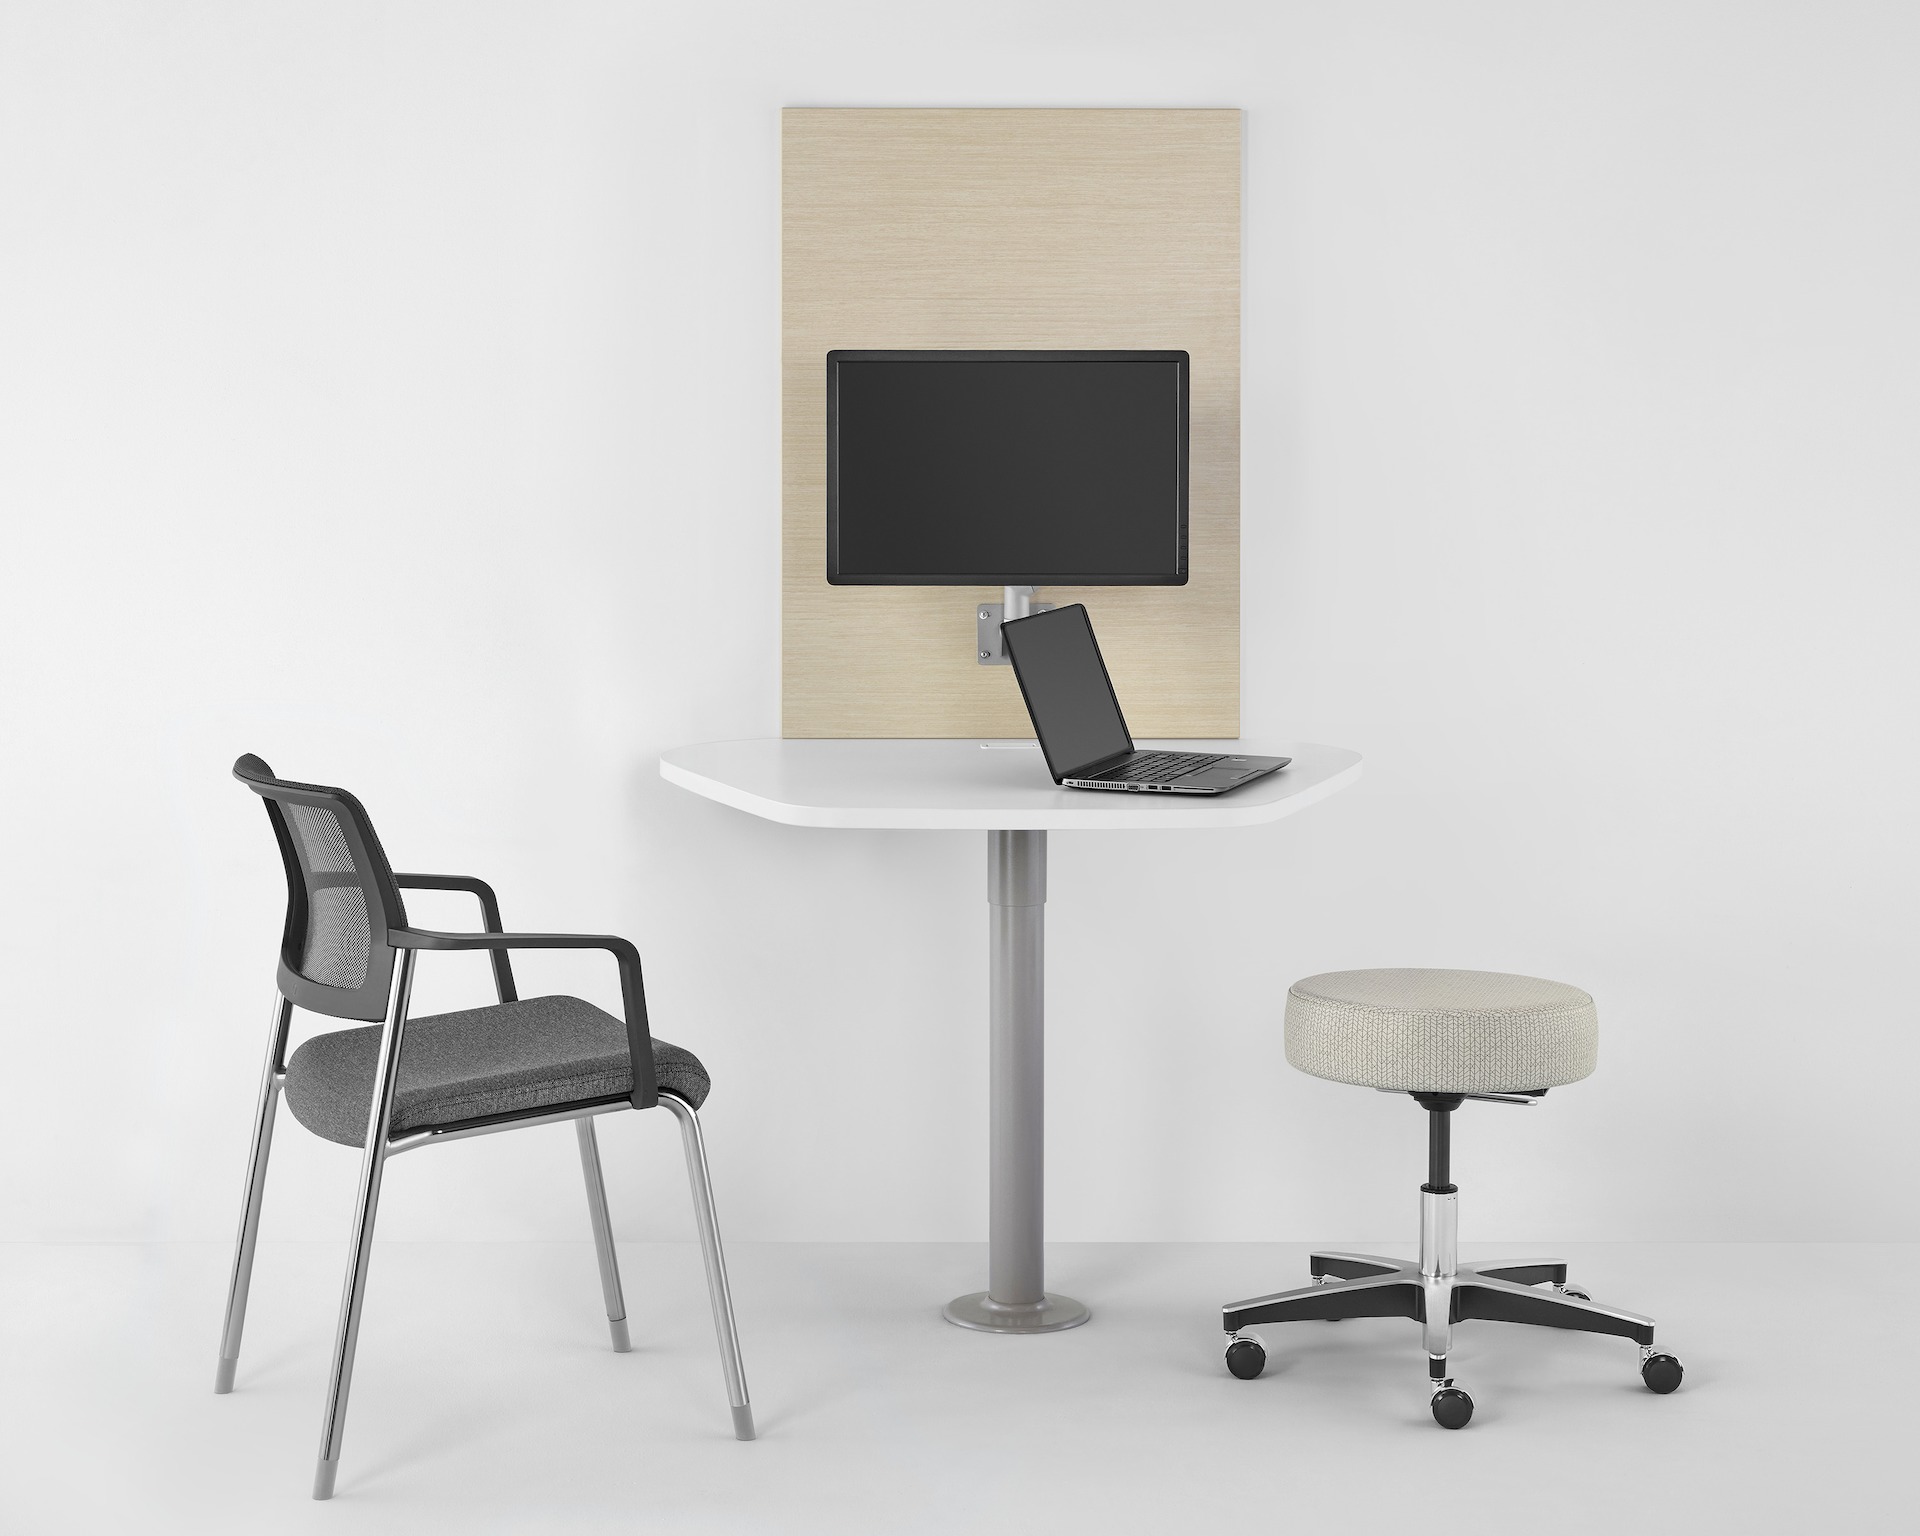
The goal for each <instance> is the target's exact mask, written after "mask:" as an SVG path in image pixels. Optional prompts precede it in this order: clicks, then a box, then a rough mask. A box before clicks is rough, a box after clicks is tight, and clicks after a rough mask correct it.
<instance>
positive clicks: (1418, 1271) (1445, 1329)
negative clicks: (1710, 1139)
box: [1220, 1098, 1685, 1429]
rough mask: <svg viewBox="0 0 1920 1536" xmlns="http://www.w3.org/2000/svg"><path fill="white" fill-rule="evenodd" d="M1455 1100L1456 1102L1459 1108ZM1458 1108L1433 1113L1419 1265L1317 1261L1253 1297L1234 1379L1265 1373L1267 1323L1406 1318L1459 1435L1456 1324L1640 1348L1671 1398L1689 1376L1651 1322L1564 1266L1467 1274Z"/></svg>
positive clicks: (1479, 1269) (1435, 1401) (1644, 1371)
mask: <svg viewBox="0 0 1920 1536" xmlns="http://www.w3.org/2000/svg"><path fill="white" fill-rule="evenodd" d="M1457 1103H1458V1099H1457V1098H1455V1099H1454V1104H1457ZM1453 1107H1454V1105H1453V1104H1447V1105H1446V1106H1445V1107H1444V1108H1436V1107H1433V1106H1431V1105H1430V1106H1429V1109H1430V1112H1431V1113H1432V1115H1433V1117H1434V1122H1435V1126H1436V1129H1435V1131H1434V1139H1433V1142H1432V1143H1431V1144H1432V1146H1433V1147H1434V1149H1435V1152H1434V1158H1433V1163H1432V1165H1431V1166H1430V1168H1429V1175H1430V1177H1429V1179H1428V1182H1427V1183H1426V1184H1424V1185H1422V1186H1421V1193H1420V1257H1419V1259H1418V1260H1417V1261H1409V1260H1405V1259H1394V1258H1388V1257H1385V1256H1384V1255H1380V1254H1371V1253H1332V1252H1323V1253H1314V1254H1312V1255H1311V1256H1310V1257H1309V1259H1308V1271H1309V1273H1310V1274H1311V1275H1312V1277H1313V1278H1312V1283H1311V1284H1308V1285H1303V1286H1299V1287H1297V1288H1296V1289H1294V1290H1290V1291H1278V1292H1276V1293H1274V1294H1273V1295H1271V1296H1255V1297H1252V1298H1250V1299H1248V1300H1246V1301H1236V1302H1233V1303H1231V1304H1229V1305H1228V1306H1226V1307H1223V1308H1222V1309H1221V1316H1220V1321H1221V1326H1222V1327H1223V1328H1225V1330H1226V1332H1227V1350H1226V1361H1227V1369H1228V1370H1229V1371H1231V1372H1232V1373H1233V1374H1234V1375H1235V1376H1237V1377H1239V1378H1240V1379H1241V1380H1243V1381H1250V1380H1252V1379H1253V1378H1254V1377H1256V1376H1258V1375H1259V1374H1260V1373H1261V1372H1262V1371H1263V1370H1265V1368H1266V1363H1267V1346H1266V1341H1265V1340H1264V1339H1263V1338H1261V1336H1260V1335H1259V1334H1257V1333H1253V1332H1251V1331H1250V1330H1251V1329H1252V1328H1254V1327H1255V1326H1256V1325H1259V1324H1262V1323H1296V1322H1310V1321H1316V1320H1318V1321H1328V1322H1337V1321H1340V1320H1341V1319H1344V1318H1353V1317H1405V1318H1410V1319H1411V1320H1413V1321H1414V1322H1417V1323H1419V1324H1420V1325H1421V1329H1422V1334H1423V1340H1424V1343H1425V1345H1426V1352H1427V1383H1428V1390H1429V1392H1430V1394H1431V1407H1432V1410H1433V1416H1434V1419H1435V1420H1436V1421H1437V1422H1438V1423H1439V1424H1441V1425H1442V1426H1443V1427H1445V1428H1447V1429H1462V1428H1464V1427H1465V1426H1466V1424H1467V1422H1468V1421H1469V1420H1470V1419H1471V1418H1472V1417H1473V1399H1472V1398H1471V1397H1469V1396H1468V1395H1467V1393H1466V1392H1465V1391H1463V1390H1462V1389H1461V1388H1459V1387H1457V1386H1455V1385H1454V1380H1453V1377H1452V1376H1451V1375H1450V1374H1449V1369H1450V1367H1449V1365H1448V1359H1449V1356H1450V1355H1451V1353H1452V1348H1453V1325H1454V1324H1455V1323H1462V1322H1469V1321H1473V1320H1484V1321H1489V1322H1502V1323H1525V1324H1528V1325H1530V1326H1533V1327H1536V1328H1566V1329H1571V1330H1573V1331H1576V1332H1580V1333H1598V1334H1610V1335H1613V1336H1615V1337H1618V1338H1623V1339H1628V1340H1631V1341H1632V1342H1633V1343H1635V1344H1637V1345H1639V1347H1640V1376H1641V1379H1642V1380H1643V1381H1644V1382H1645V1383H1646V1385H1647V1387H1648V1388H1649V1389H1650V1390H1651V1391H1654V1392H1657V1393H1662V1394H1664V1393H1668V1392H1672V1391H1674V1390H1675V1389H1676V1388H1677V1387H1678V1386H1679V1385H1680V1382H1681V1378H1682V1377H1683V1376H1684V1375H1685V1368H1684V1367H1683V1366H1682V1365H1681V1363H1680V1361H1679V1360H1678V1359H1677V1358H1676V1357H1675V1356H1673V1355H1670V1354H1666V1353H1663V1352H1661V1351H1659V1350H1657V1349H1656V1348H1655V1347H1654V1342H1653V1329H1654V1324H1653V1319H1652V1318H1650V1317H1643V1316H1642V1315H1641V1314H1639V1313H1638V1312H1627V1311H1623V1310H1622V1309H1620V1308H1618V1307H1611V1306H1606V1305H1603V1304H1601V1303H1599V1302H1596V1301H1594V1300H1593V1299H1592V1298H1591V1297H1590V1296H1588V1295H1587V1293H1586V1292H1585V1291H1582V1290H1579V1289H1577V1288H1575V1287H1573V1286H1570V1285H1568V1283H1567V1265H1566V1263H1565V1261H1564V1260H1560V1259H1525V1260H1517V1261H1516V1260H1496V1261H1487V1262H1484V1263H1468V1264H1462V1263H1461V1262H1459V1259H1458V1256H1457V1248H1458V1243H1457V1234H1458V1222H1459V1192H1458V1191H1457V1190H1456V1189H1455V1187H1454V1186H1453V1185H1452V1184H1451V1183H1448V1182H1447V1178H1446V1157H1447V1151H1446V1145H1447V1138H1446V1119H1445V1116H1446V1115H1447V1114H1448V1113H1449V1112H1450V1111H1451V1109H1452V1108H1453Z"/></svg>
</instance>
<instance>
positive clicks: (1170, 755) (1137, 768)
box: [1099, 752, 1224, 784]
mask: <svg viewBox="0 0 1920 1536" xmlns="http://www.w3.org/2000/svg"><path fill="white" fill-rule="evenodd" d="M1223 755H1224V754H1222V753H1219V752H1145V753H1142V754H1141V755H1140V756H1139V757H1136V758H1133V759H1131V760H1130V761H1128V762H1126V763H1124V764H1122V765H1121V766H1120V767H1118V768H1115V769H1112V770H1110V771H1109V772H1107V773H1103V774H1100V775H1099V778H1100V779H1101V780H1102V781H1103V782H1105V783H1108V784H1139V783H1141V782H1143V781H1145V782H1151V783H1154V784H1164V783H1165V782H1166V781H1167V780H1168V779H1177V778H1179V777H1180V775H1181V774H1183V773H1192V772H1193V771H1194V770H1195V769H1198V768H1210V767H1212V766H1213V764H1215V763H1217V762H1219V761H1220V760H1221V758H1222V756H1223Z"/></svg>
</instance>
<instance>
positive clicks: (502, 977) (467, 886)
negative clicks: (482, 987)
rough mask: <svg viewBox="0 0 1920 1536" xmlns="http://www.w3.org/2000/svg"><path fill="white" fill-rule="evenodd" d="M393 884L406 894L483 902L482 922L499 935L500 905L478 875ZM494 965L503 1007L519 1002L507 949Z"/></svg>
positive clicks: (402, 878) (412, 878)
mask: <svg viewBox="0 0 1920 1536" xmlns="http://www.w3.org/2000/svg"><path fill="white" fill-rule="evenodd" d="M393 883H394V884H395V885H397V886H399V887H400V889H401V890H403V891H468V892H471V893H472V894H473V895H475V896H478V897H479V898H480V921H481V922H482V923H483V924H485V925H486V930H487V932H488V933H498V932H499V931H500V903H499V901H498V900H497V899H496V898H495V896H494V894H493V887H492V886H490V885H488V884H487V882H486V881H484V880H482V879H480V878H479V877H478V876H475V875H395V876H394V877H393ZM489 958H490V959H491V960H492V961H493V987H494V990H495V991H496V992H498V993H499V994H500V1001H501V1002H503V1003H512V1002H518V1001H519V999H520V993H519V991H518V990H517V989H516V988H515V987H514V984H513V962H512V961H511V960H509V959H508V958H507V952H506V951H505V950H504V949H496V950H495V951H494V952H493V954H492V955H491V956H490V957H489Z"/></svg>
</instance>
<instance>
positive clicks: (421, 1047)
mask: <svg viewBox="0 0 1920 1536" xmlns="http://www.w3.org/2000/svg"><path fill="white" fill-rule="evenodd" d="M380 1030H381V1026H380V1025H378V1024H370V1025H368V1026H366V1027H365V1028H362V1029H336V1030H332V1031H329V1032H328V1033H327V1034H324V1035H315V1036H314V1037H313V1039H311V1040H309V1041H307V1042H306V1044H304V1045H302V1046H301V1047H300V1049H299V1050H297V1051H295V1052H294V1053H293V1057H292V1059H291V1060H290V1061H288V1063H287V1107H288V1108H289V1109H291V1110H292V1111H293V1113H294V1118H296V1119H297V1120H298V1121H299V1122H300V1123H301V1124H302V1125H304V1126H305V1127H306V1128H307V1129H308V1130H310V1131H312V1132H313V1133H314V1134H315V1135H317V1136H324V1137H326V1138H327V1140H328V1141H337V1142H340V1143H341V1144H342V1145H343V1146H349V1147H358V1146H363V1145H364V1144H365V1142H366V1135H367V1114H368V1112H369V1111H370V1109H371V1108H372V1106H373V1074H374V1070H375V1068H376V1067H377V1065H378V1063H379V1055H380ZM653 1068H654V1074H655V1081H656V1082H658V1084H659V1085H660V1086H661V1087H662V1088H666V1089H670V1090H671V1091H672V1092H674V1093H677V1094H679V1095H680V1097H681V1098H683V1099H685V1100H686V1101H687V1102H688V1103H689V1104H691V1105H693V1106H694V1107H695V1108H696V1109H697V1108H699V1106H700V1105H701V1104H703V1103H704V1102H705V1101H706V1097H707V1090H708V1089H709V1088H710V1087H711V1086H712V1084H711V1082H710V1080H709V1079H708V1077H707V1069H706V1068H705V1067H703V1066H701V1065H700V1059H699V1058H698V1057H697V1056H695V1055H694V1054H693V1052H691V1051H686V1050H682V1049H681V1048H680V1047H679V1046H677V1045H669V1044H667V1042H666V1041H664V1040H655V1041H654V1042H653ZM632 1091H633V1073H632V1070H631V1068H630V1066H629V1063H628V1056H627V1026H626V1025H625V1024H624V1023H622V1022H621V1021H620V1020H619V1019H616V1018H615V1017H614V1016H613V1015H612V1014H610V1013H606V1012H603V1011H602V1010H601V1009H599V1008H596V1007H594V1006H593V1004H592V1003H589V1002H584V1001H582V1000H581V999H580V998H577V997H530V998H527V999H525V1000H524V1001H521V1002H517V1003H495V1004H494V1005H492V1006H491V1007H488V1008H468V1009H465V1010H463V1011H462V1012H459V1013H440V1014H432V1015H429V1016H428V1017H426V1018H421V1019H409V1020H407V1028H406V1033H405V1034H404V1035H403V1036H402V1037H401V1045H400V1081H399V1085H398V1089H397V1092H396V1098H395V1103H394V1116H393V1126H394V1132H395V1134H402V1133H405V1132H408V1131H418V1130H423V1129H425V1128H426V1127H428V1126H434V1125H447V1124H449V1123H451V1122H453V1121H456V1120H476V1119H479V1118H481V1117H483V1116H486V1115H501V1114H511V1113H516V1112H519V1111H524V1110H538V1109H542V1108H546V1107H549V1106H552V1105H558V1104H572V1103H575V1102H577V1101H579V1100H581V1099H604V1098H610V1097H612V1096H614V1095H616V1094H626V1093H631V1092H632Z"/></svg>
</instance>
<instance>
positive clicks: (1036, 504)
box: [827, 352, 1188, 586]
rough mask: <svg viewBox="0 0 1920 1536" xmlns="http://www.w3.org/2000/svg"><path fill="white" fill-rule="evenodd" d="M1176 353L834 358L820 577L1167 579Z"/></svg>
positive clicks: (1173, 501) (1180, 362)
mask: <svg viewBox="0 0 1920 1536" xmlns="http://www.w3.org/2000/svg"><path fill="white" fill-rule="evenodd" d="M1187 366H1188V365H1187V354H1186V353H1184V352H829V353H828V354H827V580H828V581H830V582H834V583H836V584H859V583H869V584H891V585H906V586H1010V585H1025V586H1122V585H1135V584H1145V583H1165V584H1169V585H1175V586H1177V585H1180V584H1182V583H1184V582H1185V581H1186V579H1187Z"/></svg>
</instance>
